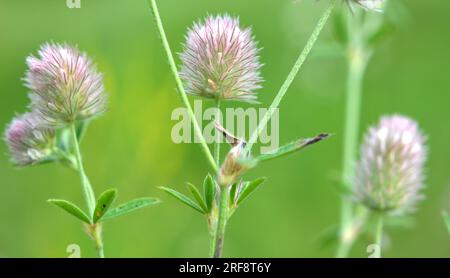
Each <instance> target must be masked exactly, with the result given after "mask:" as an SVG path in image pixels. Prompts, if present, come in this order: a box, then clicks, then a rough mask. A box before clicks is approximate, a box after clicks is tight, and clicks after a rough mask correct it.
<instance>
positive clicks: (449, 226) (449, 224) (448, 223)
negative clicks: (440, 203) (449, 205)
mask: <svg viewBox="0 0 450 278" xmlns="http://www.w3.org/2000/svg"><path fill="white" fill-rule="evenodd" d="M442 217H444V222H445V225H446V226H447V231H448V234H449V235H450V215H448V213H447V212H446V211H443V212H442Z"/></svg>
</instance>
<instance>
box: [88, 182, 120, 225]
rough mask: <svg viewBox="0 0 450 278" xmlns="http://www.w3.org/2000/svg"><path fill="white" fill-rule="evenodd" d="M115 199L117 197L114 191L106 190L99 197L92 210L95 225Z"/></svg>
mask: <svg viewBox="0 0 450 278" xmlns="http://www.w3.org/2000/svg"><path fill="white" fill-rule="evenodd" d="M116 197H117V190H116V189H108V190H106V191H105V192H103V193H102V194H101V195H100V197H99V198H98V200H97V205H96V206H95V210H94V215H93V220H94V223H97V222H98V221H99V220H100V218H102V216H103V215H104V214H105V213H106V212H107V211H108V210H109V208H110V207H111V205H112V203H113V202H114V200H115V199H116Z"/></svg>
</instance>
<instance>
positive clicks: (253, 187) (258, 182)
mask: <svg viewBox="0 0 450 278" xmlns="http://www.w3.org/2000/svg"><path fill="white" fill-rule="evenodd" d="M265 180H266V178H265V177H263V178H258V179H256V180H254V181H251V182H249V183H247V185H246V186H245V187H244V188H242V190H241V193H240V194H239V198H238V200H237V204H238V205H240V204H241V203H242V202H243V201H244V200H245V199H247V197H248V196H249V195H250V194H251V193H252V192H253V191H255V190H256V189H257V188H258V187H259V186H260V185H261V184H263V182H264V181H265Z"/></svg>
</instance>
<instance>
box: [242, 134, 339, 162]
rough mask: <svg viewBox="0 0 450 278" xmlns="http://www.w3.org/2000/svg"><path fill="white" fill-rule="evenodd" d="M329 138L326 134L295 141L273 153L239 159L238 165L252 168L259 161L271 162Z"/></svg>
mask: <svg viewBox="0 0 450 278" xmlns="http://www.w3.org/2000/svg"><path fill="white" fill-rule="evenodd" d="M329 137H330V134H327V133H321V134H319V135H317V136H316V137H313V138H307V139H299V140H297V141H294V142H291V143H289V144H287V145H284V146H282V147H279V148H278V149H276V150H275V151H273V152H270V153H267V154H262V155H260V156H258V157H255V158H250V159H246V158H241V159H240V163H241V164H242V165H245V166H246V167H249V168H253V167H255V166H256V165H257V164H258V163H259V162H261V161H266V160H271V159H274V158H279V157H282V156H285V155H288V154H291V153H294V152H297V151H300V150H303V149H304V148H306V147H309V146H311V145H313V144H315V143H318V142H320V141H322V140H324V139H327V138H329Z"/></svg>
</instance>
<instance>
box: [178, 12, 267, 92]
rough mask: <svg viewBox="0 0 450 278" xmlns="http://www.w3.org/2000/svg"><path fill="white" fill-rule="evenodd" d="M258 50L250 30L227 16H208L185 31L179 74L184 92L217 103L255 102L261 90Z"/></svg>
mask: <svg viewBox="0 0 450 278" xmlns="http://www.w3.org/2000/svg"><path fill="white" fill-rule="evenodd" d="M258 52H259V49H258V47H257V44H256V42H255V41H254V39H253V37H252V34H251V30H250V28H247V29H242V28H241V27H240V26H239V20H238V19H237V18H232V17H230V16H228V15H223V16H221V15H219V16H215V17H213V16H209V17H207V18H206V19H205V21H204V22H199V23H196V24H194V26H193V27H192V28H191V29H190V30H188V33H187V36H186V43H185V44H184V51H183V52H182V53H181V54H180V58H181V61H182V66H181V71H180V75H181V77H182V79H183V81H184V83H185V86H186V91H187V92H188V93H190V94H193V95H198V96H201V97H206V98H212V99H217V100H241V101H255V100H256V98H257V97H256V92H255V91H256V90H257V89H259V88H261V85H260V83H261V82H262V78H261V75H260V68H261V66H262V65H261V64H260V62H259V57H258Z"/></svg>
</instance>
